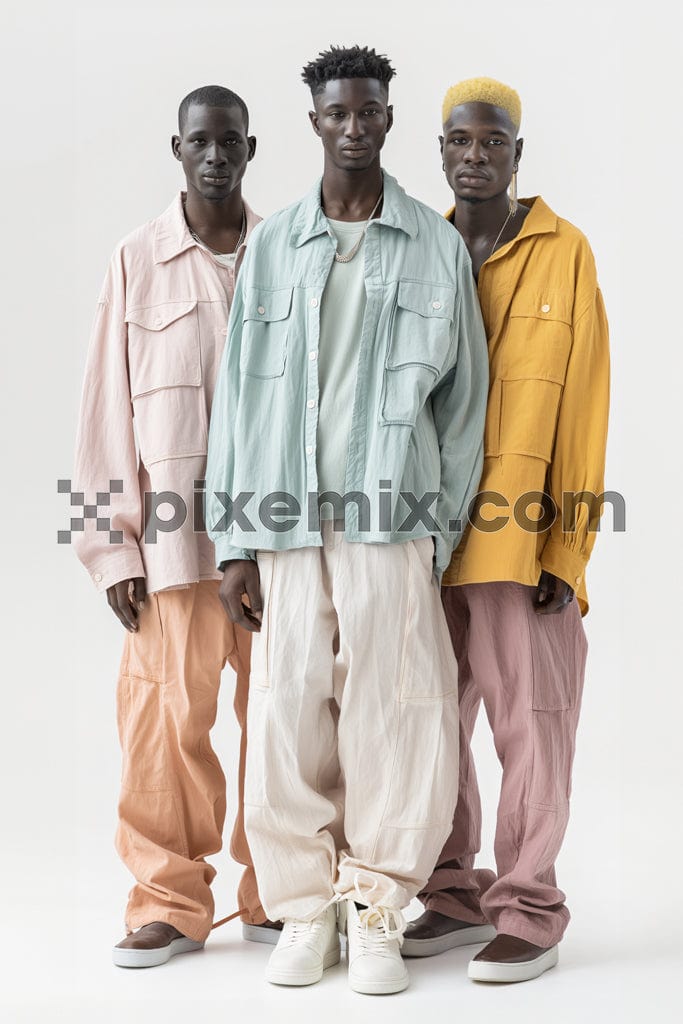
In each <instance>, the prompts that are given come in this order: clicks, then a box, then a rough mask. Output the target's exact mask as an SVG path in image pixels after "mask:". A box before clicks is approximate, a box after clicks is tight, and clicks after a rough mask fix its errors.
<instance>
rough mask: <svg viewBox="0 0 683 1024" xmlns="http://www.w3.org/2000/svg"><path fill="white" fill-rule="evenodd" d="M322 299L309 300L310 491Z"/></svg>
mask: <svg viewBox="0 0 683 1024" xmlns="http://www.w3.org/2000/svg"><path fill="white" fill-rule="evenodd" d="M319 307H320V299H319V297H318V296H317V295H312V296H310V298H309V299H308V308H309V311H310V313H311V319H310V322H309V324H310V330H309V331H308V332H307V333H308V338H307V341H308V345H307V347H308V359H307V362H308V374H307V377H306V418H305V429H304V450H305V452H306V462H307V467H306V475H307V480H308V487H307V489H308V491H314V490H316V488H317V467H316V444H317V435H318V413H317V409H318V398H319V382H318V344H319V340H320V309H319Z"/></svg>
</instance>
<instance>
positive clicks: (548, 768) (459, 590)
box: [420, 582, 587, 946]
mask: <svg viewBox="0 0 683 1024" xmlns="http://www.w3.org/2000/svg"><path fill="white" fill-rule="evenodd" d="M534 590H535V588H534V587H526V586H522V585H521V584H519V583H509V582H502V583H470V584H465V585H462V586H456V587H444V588H443V589H442V600H443V605H444V609H445V612H446V619H447V622H448V628H449V630H450V634H451V640H452V642H453V648H454V650H455V654H456V657H457V660H458V671H459V679H458V687H459V702H460V755H459V756H460V782H459V791H458V803H457V806H456V809H455V816H454V819H453V831H452V832H451V835H450V837H449V839H448V840H447V842H446V845H445V846H444V848H443V850H442V852H441V855H440V857H439V859H438V861H437V865H436V868H435V869H434V872H433V874H432V876H431V878H430V880H429V882H428V883H427V885H426V886H425V888H424V889H423V891H422V893H421V894H420V899H421V900H422V902H423V903H424V905H425V907H427V908H429V909H431V910H436V911H439V912H440V913H442V914H445V915H447V916H448V917H452V918H454V919H457V920H460V921H469V922H472V923H477V924H480V923H481V924H483V923H485V922H486V921H489V922H490V923H491V924H493V925H494V926H495V927H496V929H497V930H498V932H499V933H504V934H507V935H516V936H518V937H519V938H522V939H526V940H527V941H528V942H533V943H535V944H536V945H538V946H552V945H554V944H555V943H556V942H559V940H560V939H561V938H562V935H563V933H564V930H565V928H566V927H567V923H568V921H569V911H568V909H567V907H566V906H565V896H564V893H563V892H562V891H561V890H560V889H558V888H557V885H556V881H555V866H554V865H555V860H556V858H557V855H558V853H559V850H560V845H561V843H562V839H563V837H564V833H565V829H566V827H567V819H568V816H569V795H570V791H571V769H572V761H573V757H574V744H575V736H576V727H577V723H578V717H579V707H580V704H581V693H582V689H583V676H584V668H585V662H586V647H587V645H586V637H585V633H584V631H583V626H582V624H581V616H580V612H579V607H578V604H577V602H576V600H574V601H572V603H571V605H569V607H568V608H566V609H565V610H564V611H563V612H561V613H559V614H558V615H538V614H537V613H536V612H535V611H534V608H533V604H532V598H533V594H534ZM482 699H483V701H484V707H485V708H486V714H487V716H488V720H489V723H490V725H491V728H492V729H493V737H494V742H495V747H496V752H497V754H498V757H499V759H500V762H501V764H502V766H503V779H502V787H501V794H500V802H499V805H498V819H497V824H496V838H495V856H496V866H497V869H498V874H497V877H496V874H495V873H494V872H493V871H490V870H487V869H485V868H475V867H474V858H475V854H476V853H477V852H478V851H479V847H480V843H481V803H480V800H479V790H478V787H477V776H476V772H475V768H474V763H473V760H472V752H471V749H470V742H471V738H472V732H473V730H474V724H475V721H476V717H477V712H478V710H479V704H480V702H481V700H482Z"/></svg>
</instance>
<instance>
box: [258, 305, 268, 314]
mask: <svg viewBox="0 0 683 1024" xmlns="http://www.w3.org/2000/svg"><path fill="white" fill-rule="evenodd" d="M265 311H266V310H265V307H264V306H259V307H258V309H257V310H256V312H257V313H258V315H259V316H263V314H264V313H265Z"/></svg>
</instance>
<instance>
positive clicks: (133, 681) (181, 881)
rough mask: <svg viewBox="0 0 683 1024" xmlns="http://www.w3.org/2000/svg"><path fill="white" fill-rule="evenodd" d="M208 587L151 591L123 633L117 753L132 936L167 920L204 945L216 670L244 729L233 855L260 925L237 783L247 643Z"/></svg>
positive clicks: (212, 845) (214, 836)
mask: <svg viewBox="0 0 683 1024" xmlns="http://www.w3.org/2000/svg"><path fill="white" fill-rule="evenodd" d="M218 587H219V583H218V581H215V580H206V581H202V582H200V583H194V584H191V585H190V586H189V587H187V588H183V589H178V590H165V591H159V592H158V593H155V594H149V595H148V596H147V599H146V602H145V608H144V609H143V611H142V612H141V615H140V629H139V632H138V633H137V634H135V633H128V634H126V640H125V646H124V651H123V657H122V660H121V670H120V676H119V684H118V694H117V711H118V726H119V736H120V739H121V748H122V753H123V772H122V784H121V798H120V801H119V827H118V832H117V836H116V846H117V849H118V852H119V854H120V855H121V858H122V859H123V861H124V863H125V864H126V866H127V867H128V868H129V869H130V871H131V872H132V873H133V875H134V876H135V879H136V884H135V886H134V887H133V889H132V890H131V892H130V896H129V900H128V908H127V912H126V926H127V928H128V930H129V931H133V930H134V929H136V928H139V927H141V926H142V925H144V924H149V923H150V922H151V921H165V922H166V923H168V924H171V925H173V926H174V927H176V928H177V929H178V930H179V931H181V932H183V934H184V935H187V936H188V938H191V939H195V940H197V941H200V942H201V941H203V940H204V939H205V938H206V937H207V935H208V934H209V931H210V929H211V923H212V921H213V914H214V900H213V895H212V893H211V882H212V880H213V878H214V875H215V873H216V872H215V869H214V868H213V867H212V866H211V865H210V864H208V863H207V862H206V859H205V858H206V857H207V856H208V855H210V854H213V853H217V852H218V851H219V850H220V848H221V846H222V833H223V824H224V821H225V813H226V801H225V776H224V775H223V771H222V769H221V766H220V764H219V762H218V759H217V757H216V755H215V753H214V751H213V749H212V747H211V741H210V738H209V733H210V730H211V727H212V726H213V724H214V722H215V719H216V709H217V700H218V690H219V686H220V677H221V671H222V669H223V667H224V665H225V663H226V661H229V662H230V665H231V666H232V668H233V669H234V671H235V672H236V674H237V686H236V691H235V712H236V714H237V718H238V721H239V724H240V727H241V730H242V742H241V751H240V766H239V808H238V813H237V819H236V821H235V827H234V831H233V836H232V843H231V853H232V856H233V857H234V858H235V860H236V861H238V862H239V863H241V864H244V865H245V872H244V874H243V876H242V880H241V883H240V887H239V892H238V900H239V906H240V908H242V909H243V911H244V913H243V919H244V920H246V921H248V922H249V923H251V924H260V923H262V922H263V921H264V920H265V914H264V912H263V910H262V908H261V904H260V901H259V897H258V890H257V887H256V877H255V874H254V868H253V865H252V862H251V855H250V853H249V847H248V845H247V840H246V837H245V834H244V814H243V806H242V799H243V786H244V764H245V756H246V718H247V699H248V692H249V659H250V650H251V635H250V634H249V633H248V632H246V631H245V630H241V629H239V628H236V627H235V626H233V624H232V623H231V622H230V621H229V619H228V617H227V615H226V614H225V611H224V610H223V606H222V605H221V602H220V600H219V597H218Z"/></svg>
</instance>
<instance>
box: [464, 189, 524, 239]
mask: <svg viewBox="0 0 683 1024" xmlns="http://www.w3.org/2000/svg"><path fill="white" fill-rule="evenodd" d="M455 203H456V205H455V218H454V223H455V226H456V228H457V229H458V231H459V232H460V234H461V235H462V237H463V238H464V239H465V242H466V243H467V245H468V247H469V246H470V245H471V244H474V243H476V242H478V241H480V240H481V239H484V238H486V239H490V238H495V236H496V235H497V233H498V232H499V231H500V229H501V226H502V224H503V221H504V220H505V218H506V217H507V215H508V213H509V212H510V202H509V199H508V195H507V192H501V193H500V195H497V196H494V197H493V198H492V199H487V200H485V201H484V202H482V203H471V202H467V201H466V200H464V199H458V198H457V196H456V197H455Z"/></svg>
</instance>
